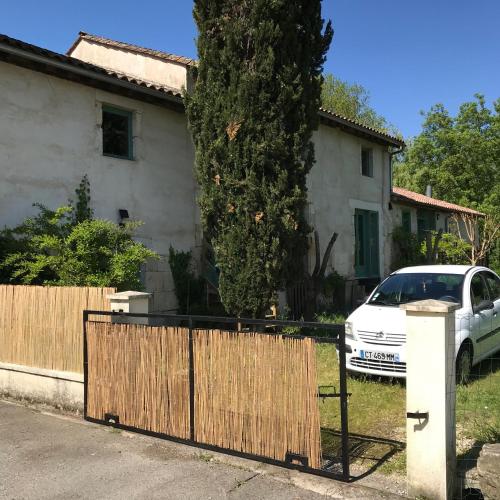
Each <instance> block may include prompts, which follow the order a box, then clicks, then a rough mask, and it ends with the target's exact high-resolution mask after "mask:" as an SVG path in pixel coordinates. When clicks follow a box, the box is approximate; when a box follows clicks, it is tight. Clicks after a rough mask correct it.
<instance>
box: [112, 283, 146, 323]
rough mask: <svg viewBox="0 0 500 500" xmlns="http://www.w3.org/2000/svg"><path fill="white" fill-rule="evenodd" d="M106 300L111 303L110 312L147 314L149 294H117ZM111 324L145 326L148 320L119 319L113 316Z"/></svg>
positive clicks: (129, 292) (131, 292) (130, 292)
mask: <svg viewBox="0 0 500 500" xmlns="http://www.w3.org/2000/svg"><path fill="white" fill-rule="evenodd" d="M107 298H108V299H109V301H110V303H111V311H113V312H124V313H138V314H147V313H149V302H150V298H151V294H150V293H145V292H133V291H128V292H118V293H113V294H111V295H108V296H107ZM112 321H113V323H134V324H140V325H147V324H148V318H134V317H120V316H114V317H113V318H112Z"/></svg>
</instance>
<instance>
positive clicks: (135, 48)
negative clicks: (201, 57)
mask: <svg viewBox="0 0 500 500" xmlns="http://www.w3.org/2000/svg"><path fill="white" fill-rule="evenodd" d="M82 39H83V40H90V41H91V42H95V43H100V44H101V45H107V46H108V47H115V48H117V49H124V50H129V51H131V52H135V53H137V54H145V55H148V56H153V57H157V58H158V59H164V60H165V61H170V62H176V63H179V64H182V65H184V66H196V61H195V60H194V59H190V58H188V57H184V56H177V55H175V54H169V53H168V52H162V51H161V50H154V49H147V48H146V47H141V46H139V45H134V44H131V43H125V42H119V41H117V40H111V39H110V38H105V37H103V36H97V35H91V34H90V33H85V32H84V31H80V33H79V34H78V38H77V39H76V40H75V42H74V43H73V45H72V46H71V47H70V48H69V50H68V52H66V55H68V56H70V55H71V53H72V52H73V50H74V49H75V47H76V45H77V44H78V42H79V41H80V40H82Z"/></svg>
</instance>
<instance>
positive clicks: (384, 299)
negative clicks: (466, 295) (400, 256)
mask: <svg viewBox="0 0 500 500" xmlns="http://www.w3.org/2000/svg"><path fill="white" fill-rule="evenodd" d="M463 281H464V276H463V275H462V274H442V273H402V274H393V275H392V276H389V278H387V279H386V280H385V281H384V282H383V283H382V284H381V285H380V286H379V287H378V288H377V289H376V290H375V292H374V294H373V295H372V296H371V298H370V300H369V301H368V303H369V304H374V305H375V304H376V305H384V306H399V305H400V304H406V303H408V302H414V301H416V300H427V299H434V300H444V301H446V302H456V303H458V304H461V302H462V284H463Z"/></svg>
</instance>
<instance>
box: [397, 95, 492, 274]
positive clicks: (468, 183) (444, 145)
mask: <svg viewBox="0 0 500 500" xmlns="http://www.w3.org/2000/svg"><path fill="white" fill-rule="evenodd" d="M394 173H395V175H394V181H395V184H396V185H397V186H401V187H405V188H407V189H411V190H413V191H417V192H420V193H424V192H425V187H426V186H427V185H429V184H430V185H431V186H432V188H433V196H435V197H436V198H440V199H443V200H446V201H449V202H451V203H456V204H459V205H463V206H467V207H471V208H475V209H477V210H479V211H481V212H483V213H486V214H487V218H486V219H477V218H474V221H473V222H474V225H476V226H475V227H474V228H472V226H471V225H470V224H466V226H468V227H469V228H472V229H470V230H471V231H472V230H473V231H475V233H474V238H476V237H477V238H476V240H475V245H472V246H471V245H469V246H467V245H465V246H464V245H460V248H461V251H462V253H463V252H464V251H466V252H468V255H469V258H468V260H469V262H477V261H478V260H479V261H481V260H483V261H484V259H485V256H486V254H488V253H489V263H490V266H491V267H493V268H495V269H497V270H499V271H500V238H499V233H498V227H499V224H500V99H497V100H496V101H494V102H493V106H492V108H491V109H490V108H488V107H487V106H486V102H485V99H484V96H483V95H481V94H476V95H475V99H474V100H473V101H471V102H465V103H464V104H462V105H461V106H460V109H459V111H458V114H457V116H455V117H454V116H451V115H450V113H449V112H448V111H447V110H446V108H445V107H444V106H443V105H442V104H437V105H435V106H433V107H432V108H431V109H430V111H429V112H427V113H425V114H424V122H423V126H422V132H421V134H420V135H419V136H417V137H416V138H415V139H414V140H413V141H412V142H411V143H410V144H409V147H408V149H407V150H406V152H405V153H404V154H403V155H402V158H401V161H400V162H399V163H397V164H396V165H395V172H394ZM464 222H467V221H464ZM469 222H470V221H469ZM462 225H463V224H462ZM495 228H497V229H495ZM459 236H460V235H459ZM461 239H462V240H463V241H464V242H467V241H470V238H468V237H467V235H462V238H461ZM485 249H486V250H485ZM478 255H480V258H478Z"/></svg>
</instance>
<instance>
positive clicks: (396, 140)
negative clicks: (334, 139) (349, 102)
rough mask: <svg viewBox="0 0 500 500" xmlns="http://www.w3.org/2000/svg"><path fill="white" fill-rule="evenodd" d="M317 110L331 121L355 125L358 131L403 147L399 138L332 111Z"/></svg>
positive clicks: (325, 109)
mask: <svg viewBox="0 0 500 500" xmlns="http://www.w3.org/2000/svg"><path fill="white" fill-rule="evenodd" d="M319 110H320V111H321V112H322V113H324V114H326V115H328V116H329V117H330V118H332V119H336V120H342V121H344V122H346V124H347V125H355V126H356V127H358V128H360V129H364V130H366V131H367V133H371V134H377V135H379V136H380V137H381V138H385V139H388V140H389V141H391V142H392V143H395V144H396V145H398V146H401V147H403V146H404V145H405V143H404V141H403V139H401V138H400V137H396V136H394V135H390V134H388V133H386V132H383V131H382V130H378V129H376V128H373V127H367V126H366V125H363V124H362V123H361V122H358V121H357V120H353V119H352V118H347V117H346V116H342V115H340V114H338V113H335V112H334V111H331V110H330V109H327V108H323V107H321V108H319Z"/></svg>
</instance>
